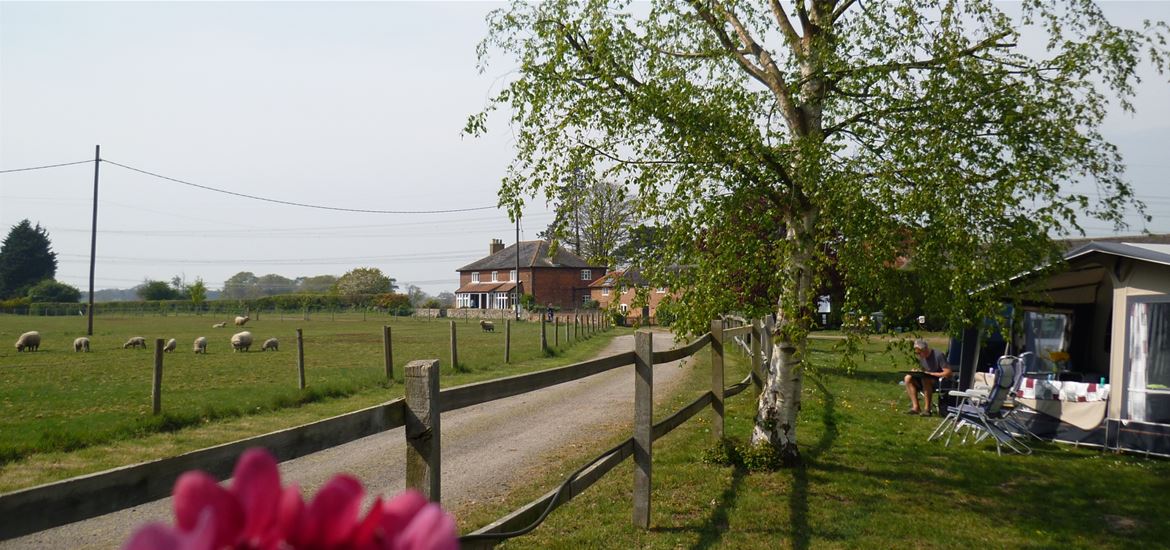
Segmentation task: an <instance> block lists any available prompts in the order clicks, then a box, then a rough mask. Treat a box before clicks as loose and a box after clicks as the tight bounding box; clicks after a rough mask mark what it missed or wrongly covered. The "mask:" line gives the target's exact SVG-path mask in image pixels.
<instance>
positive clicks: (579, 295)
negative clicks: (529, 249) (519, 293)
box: [525, 268, 605, 310]
mask: <svg viewBox="0 0 1170 550" xmlns="http://www.w3.org/2000/svg"><path fill="white" fill-rule="evenodd" d="M533 271H535V272H536V273H535V275H536V282H535V284H534V285H533V286H532V287H531V288H535V289H536V303H537V304H540V305H541V306H547V305H548V304H552V305H553V306H555V307H559V308H561V309H569V310H571V309H574V308H579V307H581V303H582V302H583V301H584V299H583V298H584V296H587V295H589V285H590V284H592V283H593V281H595V280H597V279H599V278H601V276H602V275H605V270H604V269H597V268H594V269H592V271H593V273H592V274H591V275H592V279H591V280H588V281H586V280H582V279H581V269H579V268H536V269H534V270H533ZM529 288H530V287H529V286H527V285H526V286H525V291H528V290H529Z"/></svg>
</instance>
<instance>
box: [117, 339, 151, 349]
mask: <svg viewBox="0 0 1170 550" xmlns="http://www.w3.org/2000/svg"><path fill="white" fill-rule="evenodd" d="M126 348H142V349H146V338H143V337H141V336H135V337H133V338H131V339H129V340H126V343H125V344H122V349H126Z"/></svg>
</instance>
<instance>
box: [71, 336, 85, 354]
mask: <svg viewBox="0 0 1170 550" xmlns="http://www.w3.org/2000/svg"><path fill="white" fill-rule="evenodd" d="M73 351H84V352H89V338H86V337H84V336H81V337H79V338H77V339H75V340H73Z"/></svg>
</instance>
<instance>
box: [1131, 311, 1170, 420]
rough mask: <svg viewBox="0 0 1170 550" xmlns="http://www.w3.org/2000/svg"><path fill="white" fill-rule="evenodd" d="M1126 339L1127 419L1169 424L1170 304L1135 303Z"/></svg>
mask: <svg viewBox="0 0 1170 550" xmlns="http://www.w3.org/2000/svg"><path fill="white" fill-rule="evenodd" d="M1127 322H1128V324H1129V327H1128V330H1127V331H1126V332H1127V338H1126V340H1127V341H1126V348H1125V357H1126V363H1127V364H1126V371H1127V372H1126V378H1127V380H1126V382H1127V384H1126V394H1125V401H1126V406H1125V409H1126V416H1127V417H1128V418H1129V419H1130V420H1137V421H1139V422H1153V423H1158V424H1170V302H1148V301H1135V302H1133V303H1132V304H1131V306H1130V308H1129V319H1127Z"/></svg>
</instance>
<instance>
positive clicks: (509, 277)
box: [508, 269, 516, 281]
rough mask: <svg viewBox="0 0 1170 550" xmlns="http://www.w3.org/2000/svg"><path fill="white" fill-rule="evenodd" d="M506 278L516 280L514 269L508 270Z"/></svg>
mask: <svg viewBox="0 0 1170 550" xmlns="http://www.w3.org/2000/svg"><path fill="white" fill-rule="evenodd" d="M508 280H509V281H515V280H516V270H515V269H513V270H512V271H509V272H508Z"/></svg>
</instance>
